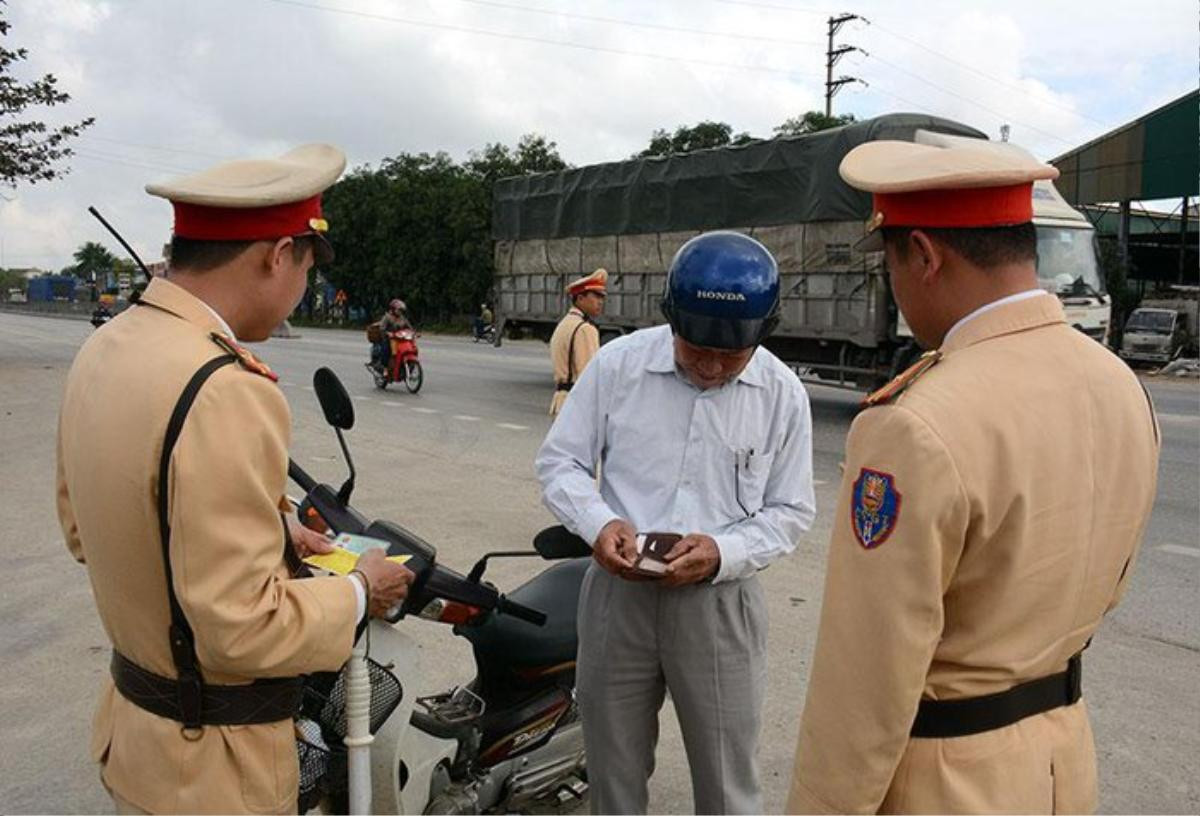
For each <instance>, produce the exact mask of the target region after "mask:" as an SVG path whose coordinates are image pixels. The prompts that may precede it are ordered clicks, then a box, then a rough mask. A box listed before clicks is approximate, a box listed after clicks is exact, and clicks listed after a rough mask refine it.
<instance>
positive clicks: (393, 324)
mask: <svg viewBox="0 0 1200 816" xmlns="http://www.w3.org/2000/svg"><path fill="white" fill-rule="evenodd" d="M411 328H412V323H410V322H409V320H408V306H407V304H405V302H404V301H403V300H401V299H400V298H393V299H392V301H391V302H390V303H388V308H387V311H386V312H384V313H383V317H381V318H380V319H379V342H378V343H376V344H375V350H376V354H375V357H376V359H378V360H379V364H380V365H381V366H382V367H383V368H384V369H385V370H386V369H387V367H388V366H389V365H390V364H391V362H392V342H391V340H390V339H389V338H388V333H389V332H395V331H400V330H401V329H411Z"/></svg>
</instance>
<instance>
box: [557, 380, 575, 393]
mask: <svg viewBox="0 0 1200 816" xmlns="http://www.w3.org/2000/svg"><path fill="white" fill-rule="evenodd" d="M574 384H575V383H569V382H566V383H555V384H554V390H555V391H570V390H571V386H573V385H574Z"/></svg>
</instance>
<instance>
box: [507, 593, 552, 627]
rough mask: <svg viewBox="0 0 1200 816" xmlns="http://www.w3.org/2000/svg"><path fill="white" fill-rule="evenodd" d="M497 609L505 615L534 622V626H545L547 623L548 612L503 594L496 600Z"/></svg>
mask: <svg viewBox="0 0 1200 816" xmlns="http://www.w3.org/2000/svg"><path fill="white" fill-rule="evenodd" d="M496 611H497V612H499V613H501V614H503V615H511V616H512V617H514V618H520V619H521V620H523V621H525V622H526V623H532V624H533V625H534V626H544V625H545V623H546V613H545V612H541V611H539V610H537V609H533V608H531V607H528V606H525V605H524V604H519V603H516V602H515V601H510V600H509V599H508V598H505V597H504V596H503V595H501V596H500V598H499V600H498V601H497V602H496Z"/></svg>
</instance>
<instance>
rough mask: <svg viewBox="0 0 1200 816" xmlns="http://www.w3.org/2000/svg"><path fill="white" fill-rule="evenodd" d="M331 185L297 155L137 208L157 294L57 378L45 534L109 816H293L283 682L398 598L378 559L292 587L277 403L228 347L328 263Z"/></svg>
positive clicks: (222, 173) (335, 164)
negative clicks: (81, 624) (61, 547)
mask: <svg viewBox="0 0 1200 816" xmlns="http://www.w3.org/2000/svg"><path fill="white" fill-rule="evenodd" d="M344 166H345V159H344V157H343V156H342V153H341V152H340V151H338V150H337V149H335V148H333V147H330V146H327V145H308V146H305V147H301V148H297V149H295V150H293V151H291V152H289V153H287V154H285V155H284V156H282V157H280V158H278V159H274V160H261V161H238V162H229V163H226V164H223V165H220V166H218V167H215V168H213V169H211V170H208V171H205V172H202V173H198V174H195V175H192V176H187V177H184V178H180V179H177V180H174V181H172V182H169V183H166V184H158V185H152V186H149V187H147V191H148V192H150V193H151V194H153V195H157V196H161V197H164V198H167V199H169V200H170V201H171V202H172V204H173V205H174V210H175V226H174V237H173V240H172V245H171V270H170V273H169V275H168V277H167V278H155V279H154V280H152V281H151V282H150V285H149V286H148V287H147V288H146V290H145V292H144V293H143V294H142V296H141V298H140V302H139V303H138V305H136V306H135V307H133V308H130V309H128V310H127V311H125V312H124V313H122V314H121V315H119V316H118V317H116V318H114V319H113V320H112V321H111V322H110V324H109V325H108V326H106V327H105V329H104V331H102V332H97V333H96V334H95V335H93V336H92V337H91V338H90V339H89V340H88V341H87V342H86V343H85V344H84V346H83V347H82V349H80V352H79V354H78V356H77V357H76V359H75V362H74V364H73V365H72V367H71V371H70V374H69V375H68V377H67V385H66V393H65V396H64V398H63V403H62V412H61V415H60V420H59V433H58V456H57V459H58V496H57V501H58V515H59V520H60V522H61V525H62V529H63V533H64V535H65V538H66V543H67V546H68V548H69V549H70V551H71V553H72V554H73V555H74V556H75V557H76V558H77V559H78V560H80V561H82V562H84V563H85V564H86V565H87V570H88V575H89V577H90V579H91V584H92V590H93V594H94V596H95V599H96V606H97V609H98V611H99V613H100V618H101V621H102V622H103V624H104V628H105V631H106V632H107V633H108V636H109V638H110V640H111V641H112V646H113V658H112V671H111V677H110V678H107V679H106V680H105V682H104V687H103V691H102V693H101V697H100V701H99V705H98V708H97V711H96V716H95V720H94V723H93V733H92V744H91V754H92V757H93V759H95V760H96V761H97V762H99V763H100V765H101V778H102V780H103V782H104V784H105V786H106V787H107V788H108V790H109V791H110V793H111V794H112V796H113V799H114V801H115V803H116V805H117V809H118V812H131V813H136V812H146V811H149V812H155V813H169V812H183V813H200V812H206V813H243V812H255V813H277V812H295V809H296V807H297V774H298V769H297V757H296V742H295V732H294V724H293V721H292V717H293V716H294V714H295V709H296V704H297V703H298V698H299V680H298V679H297V675H300V674H303V673H308V672H315V671H328V670H334V669H337V668H339V667H340V666H341V665H342V663H343V662H345V660H346V659H347V657H348V656H349V654H350V647H351V644H352V641H353V639H354V632H355V627H356V624H357V623H358V622H359V621H360V619H361V618H362V617H363V614H364V613H365V612H367V611H368V610H369V611H370V612H371V614H375V615H379V614H382V613H383V612H385V611H386V610H387V608H388V607H390V606H391V605H392V604H393V603H395V602H396V601H397V600H398V599H400V598H402V597H403V596H404V595H405V594H406V591H407V586H408V583H409V582H410V581H411V578H412V574H411V573H410V572H408V571H407V570H406V569H404V568H403V567H399V566H398V565H396V564H392V563H390V562H387V561H385V560H383V557H382V554H380V553H374V554H369V555H368V556H364V558H363V559H361V560H360V561H359V572H358V573H357V574H354V575H351V576H349V577H328V578H308V579H305V580H295V579H293V578H292V574H291V571H290V569H289V566H288V562H291V563H292V564H295V555H297V554H300V555H302V554H304V553H305V552H307V551H313V550H327V549H329V546H328V544H327V543H326V542H325V541H324V540H323V539H322V538H321V537H319V536H317V535H316V534H315V533H311V531H308V530H305V529H304V528H303V527H301V526H300V525H299V524H298V523H297V522H296V521H295V516H294V514H291V513H281V508H282V507H283V506H284V505H285V503H286V498H285V495H284V489H285V485H286V481H287V468H288V445H289V442H290V424H291V418H290V414H289V411H288V404H287V400H286V399H285V398H284V396H283V394H282V393H281V392H280V390H279V388H278V386H277V385H276V383H275V380H276V377H275V375H274V374H273V373H272V372H271V371H270V369H269V368H267V367H266V366H265V365H264V364H262V363H261V362H259V361H258V360H257V359H255V358H254V357H253V355H251V354H250V353H249V352H247V351H245V350H244V349H242V348H241V347H240V346H238V341H239V340H249V341H259V340H265V339H266V338H267V337H268V336H269V335H270V333H271V330H272V329H273V328H274V327H275V326H276V325H278V324H279V323H280V322H281V321H282V320H283V319H284V318H285V317H286V316H287V315H288V313H289V312H290V311H291V310H292V308H293V307H294V306H295V304H296V303H297V302H298V301H299V299H300V297H301V296H302V295H303V293H304V289H305V286H306V283H307V271H308V269H309V268H310V267H311V266H312V263H313V260H314V257H315V258H316V259H318V260H322V261H324V260H328V259H329V258H330V257H331V251H330V248H329V245H328V244H327V243H326V241H325V238H324V237H323V233H324V231H325V229H326V224H325V221H324V219H323V218H322V216H321V196H320V194H321V191H322V190H324V189H325V188H327V187H328V186H329V185H330V184H332V183H333V182H334V181H335V180H336V179H337V177H338V176H339V175H340V174H341V172H342V169H343V167H344ZM185 395H186V396H185ZM189 398H190V399H191V402H190V407H189V402H188V399H189ZM177 417H178V419H176V418H177ZM180 420H182V421H180ZM289 530H290V533H291V535H290V538H291V539H294V543H295V550H293V549H291V548H290V547H289V543H291V542H289V534H288V531H289Z"/></svg>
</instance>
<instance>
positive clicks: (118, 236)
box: [88, 207, 154, 282]
mask: <svg viewBox="0 0 1200 816" xmlns="http://www.w3.org/2000/svg"><path fill="white" fill-rule="evenodd" d="M88 212H90V213H91V214H92V215H94V216H96V220H97V221H99V222H100V223H101V224H103V225H104V228H105V229H106V230H108V231H109V232H111V233H112V237H113V238H116V239H117V240H118V241H120V242H121V246H123V247H125V251H126V252H128V253H129V257H131V258H133V260H134V261H135V262H136V263H137V265H138V266H139V267H141V270H142V273H143V274H144V275H145V276H146V281H147V282H149V281H150V279H151V278H153V277H154V275H152V274H150V270H149V269H147V268H146V265H145V264H144V263H142V259H141V258H139V257H138V254H137V253H136V252H134V251H133V247H131V246H130V245H129V243H128V242H127V241H126V240H125V239H124V238H122V237H121V233H119V232H117V231H116V230H115V229H113V225H112V224H110V223H108V222H107V221H105V220H104V216H103V215H101V214H100V213H99V211H98V210H97V209H96V208H95V207H88Z"/></svg>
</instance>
